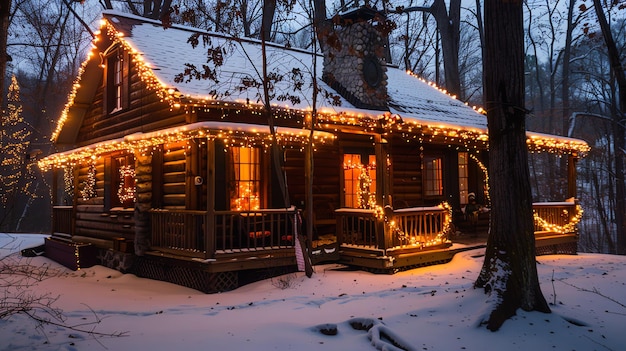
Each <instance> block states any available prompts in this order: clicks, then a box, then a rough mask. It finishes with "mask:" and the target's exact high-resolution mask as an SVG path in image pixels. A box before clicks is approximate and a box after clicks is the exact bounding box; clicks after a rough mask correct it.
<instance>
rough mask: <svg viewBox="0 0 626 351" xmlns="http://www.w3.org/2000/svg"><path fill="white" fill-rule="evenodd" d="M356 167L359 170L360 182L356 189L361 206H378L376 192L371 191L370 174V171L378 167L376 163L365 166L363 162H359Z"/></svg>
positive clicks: (369, 207) (370, 207) (368, 207)
mask: <svg viewBox="0 0 626 351" xmlns="http://www.w3.org/2000/svg"><path fill="white" fill-rule="evenodd" d="M356 168H357V169H358V170H359V184H358V187H357V190H356V195H357V203H358V205H359V208H364V209H372V208H376V193H372V192H371V191H370V187H371V186H372V177H370V174H369V173H370V171H372V170H375V169H376V165H374V166H367V167H364V166H363V165H362V164H358V165H357V167H356Z"/></svg>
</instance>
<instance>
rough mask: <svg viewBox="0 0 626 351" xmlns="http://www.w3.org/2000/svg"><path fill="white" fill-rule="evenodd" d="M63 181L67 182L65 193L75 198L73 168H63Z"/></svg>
mask: <svg viewBox="0 0 626 351" xmlns="http://www.w3.org/2000/svg"><path fill="white" fill-rule="evenodd" d="M63 182H64V184H65V194H67V195H68V196H70V198H74V171H73V170H72V169H71V168H64V169H63Z"/></svg>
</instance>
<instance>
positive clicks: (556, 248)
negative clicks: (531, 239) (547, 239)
mask: <svg viewBox="0 0 626 351" xmlns="http://www.w3.org/2000/svg"><path fill="white" fill-rule="evenodd" d="M577 252H578V242H576V241H574V242H569V243H561V244H555V245H546V246H540V247H537V256H540V255H558V254H561V255H575V254H576V253H577Z"/></svg>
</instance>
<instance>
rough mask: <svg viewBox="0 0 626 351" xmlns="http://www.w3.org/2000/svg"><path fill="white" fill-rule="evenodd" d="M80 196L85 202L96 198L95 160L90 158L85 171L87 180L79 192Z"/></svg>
mask: <svg viewBox="0 0 626 351" xmlns="http://www.w3.org/2000/svg"><path fill="white" fill-rule="evenodd" d="M66 186H67V185H66ZM80 194H81V195H82V196H83V200H85V201H87V200H89V199H91V198H94V197H96V160H95V158H92V159H91V162H90V163H89V169H88V170H87V179H86V180H85V183H84V186H83V190H81V192H80Z"/></svg>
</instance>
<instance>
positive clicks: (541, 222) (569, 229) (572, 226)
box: [533, 204, 583, 234]
mask: <svg viewBox="0 0 626 351" xmlns="http://www.w3.org/2000/svg"><path fill="white" fill-rule="evenodd" d="M563 215H564V216H567V215H569V213H568V211H567V210H563ZM582 217H583V208H582V207H581V206H580V205H578V204H576V214H575V215H574V216H573V217H572V218H571V219H570V220H569V222H568V223H567V224H564V225H558V224H552V223H548V222H547V221H546V220H545V219H543V218H541V217H540V216H539V215H538V214H537V212H536V211H533V218H534V219H535V223H536V224H537V226H538V227H539V228H541V229H543V230H547V231H549V232H554V233H559V234H567V233H573V232H574V231H575V230H576V225H578V223H579V222H580V220H581V219H582Z"/></svg>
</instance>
